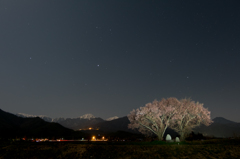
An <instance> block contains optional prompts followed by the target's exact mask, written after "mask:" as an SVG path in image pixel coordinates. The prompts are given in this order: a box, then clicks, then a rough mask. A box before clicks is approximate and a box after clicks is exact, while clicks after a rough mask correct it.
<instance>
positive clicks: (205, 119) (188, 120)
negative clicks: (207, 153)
mask: <svg viewBox="0 0 240 159" xmlns="http://www.w3.org/2000/svg"><path fill="white" fill-rule="evenodd" d="M180 103H181V104H180V105H175V110H177V113H176V114H175V118H174V120H172V121H171V124H170V128H172V129H174V130H175V131H177V132H178V133H179V135H180V140H181V141H183V140H184V139H185V137H186V135H187V134H189V133H190V132H191V131H192V129H193V128H195V127H196V126H200V124H204V125H206V126H208V125H210V124H211V123H212V122H213V121H212V120H211V118H210V111H208V109H206V108H204V107H203V104H202V103H199V102H194V101H192V100H191V99H182V100H180Z"/></svg>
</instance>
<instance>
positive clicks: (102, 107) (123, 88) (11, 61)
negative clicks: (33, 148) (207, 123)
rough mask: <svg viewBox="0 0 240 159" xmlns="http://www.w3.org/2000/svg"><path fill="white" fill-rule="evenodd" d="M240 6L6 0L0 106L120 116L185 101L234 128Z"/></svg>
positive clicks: (1, 11) (0, 39)
mask: <svg viewBox="0 0 240 159" xmlns="http://www.w3.org/2000/svg"><path fill="white" fill-rule="evenodd" d="M239 6H240V2H239V0H231V1H228V0H219V1H207V0H194V1H192V0H186V1H179V0H173V1H162V0H159V1H157V0H145V1H143V0H131V1H129V0H101V1H99V0H92V1H87V0H81V1H78V0H72V1H63V0H52V1H48V0H38V1H32V0H25V1H14V0H2V1H0V98H1V99H0V105H1V107H0V108H1V109H3V110H5V111H8V112H11V113H27V114H34V115H47V116H50V117H78V116H81V115H83V114H86V113H92V114H94V115H95V116H97V117H102V118H108V117H111V116H115V115H116V116H119V117H121V116H126V115H127V114H129V113H130V111H131V110H132V109H136V108H139V107H140V106H144V105H145V104H146V103H148V102H151V101H153V100H154V99H158V100H161V99H162V98H168V97H177V98H178V99H181V98H185V97H191V98H192V99H193V100H195V101H199V102H200V103H204V106H205V107H207V108H208V109H209V110H210V111H211V116H212V118H214V117H216V116H222V117H225V118H227V119H230V120H233V121H237V122H240V116H239V112H240V105H239V103H240V98H239V95H240V82H239V81H240V62H239V59H240V45H239V44H240V12H239V10H240V7H239Z"/></svg>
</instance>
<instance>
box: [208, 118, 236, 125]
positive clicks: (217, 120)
mask: <svg viewBox="0 0 240 159" xmlns="http://www.w3.org/2000/svg"><path fill="white" fill-rule="evenodd" d="M213 121H214V123H220V124H231V123H236V122H234V121H231V120H228V119H225V118H223V117H216V118H214V119H213Z"/></svg>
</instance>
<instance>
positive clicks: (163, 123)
mask: <svg viewBox="0 0 240 159" xmlns="http://www.w3.org/2000/svg"><path fill="white" fill-rule="evenodd" d="M180 106H181V103H180V101H179V100H177V99H176V98H173V97H171V98H167V99H164V98H163V99H162V100H161V101H157V100H154V101H153V102H152V103H147V104H146V105H145V107H140V108H139V109H136V110H133V111H131V112H130V114H129V115H128V119H129V120H130V124H129V125H128V128H130V129H138V130H139V131H140V132H141V133H143V134H146V135H148V134H155V135H157V136H158V139H159V140H162V138H163V135H164V133H165V131H166V129H167V127H168V126H169V124H170V123H171V120H177V119H176V117H177V116H176V114H177V111H178V109H177V108H179V107H180Z"/></svg>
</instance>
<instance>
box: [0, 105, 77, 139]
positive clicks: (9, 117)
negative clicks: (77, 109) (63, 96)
mask: <svg viewBox="0 0 240 159" xmlns="http://www.w3.org/2000/svg"><path fill="white" fill-rule="evenodd" d="M77 133H78V134H77ZM79 134H80V132H74V131H73V130H71V129H68V128H65V127H63V126H62V125H60V124H58V123H50V122H46V121H44V120H43V119H40V118H39V117H35V118H22V117H18V116H16V115H13V114H11V113H8V112H5V111H3V110H1V109H0V138H16V137H25V136H27V137H38V138H42V137H48V138H53V137H54V138H59V137H65V138H69V137H72V136H78V135H79Z"/></svg>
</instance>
